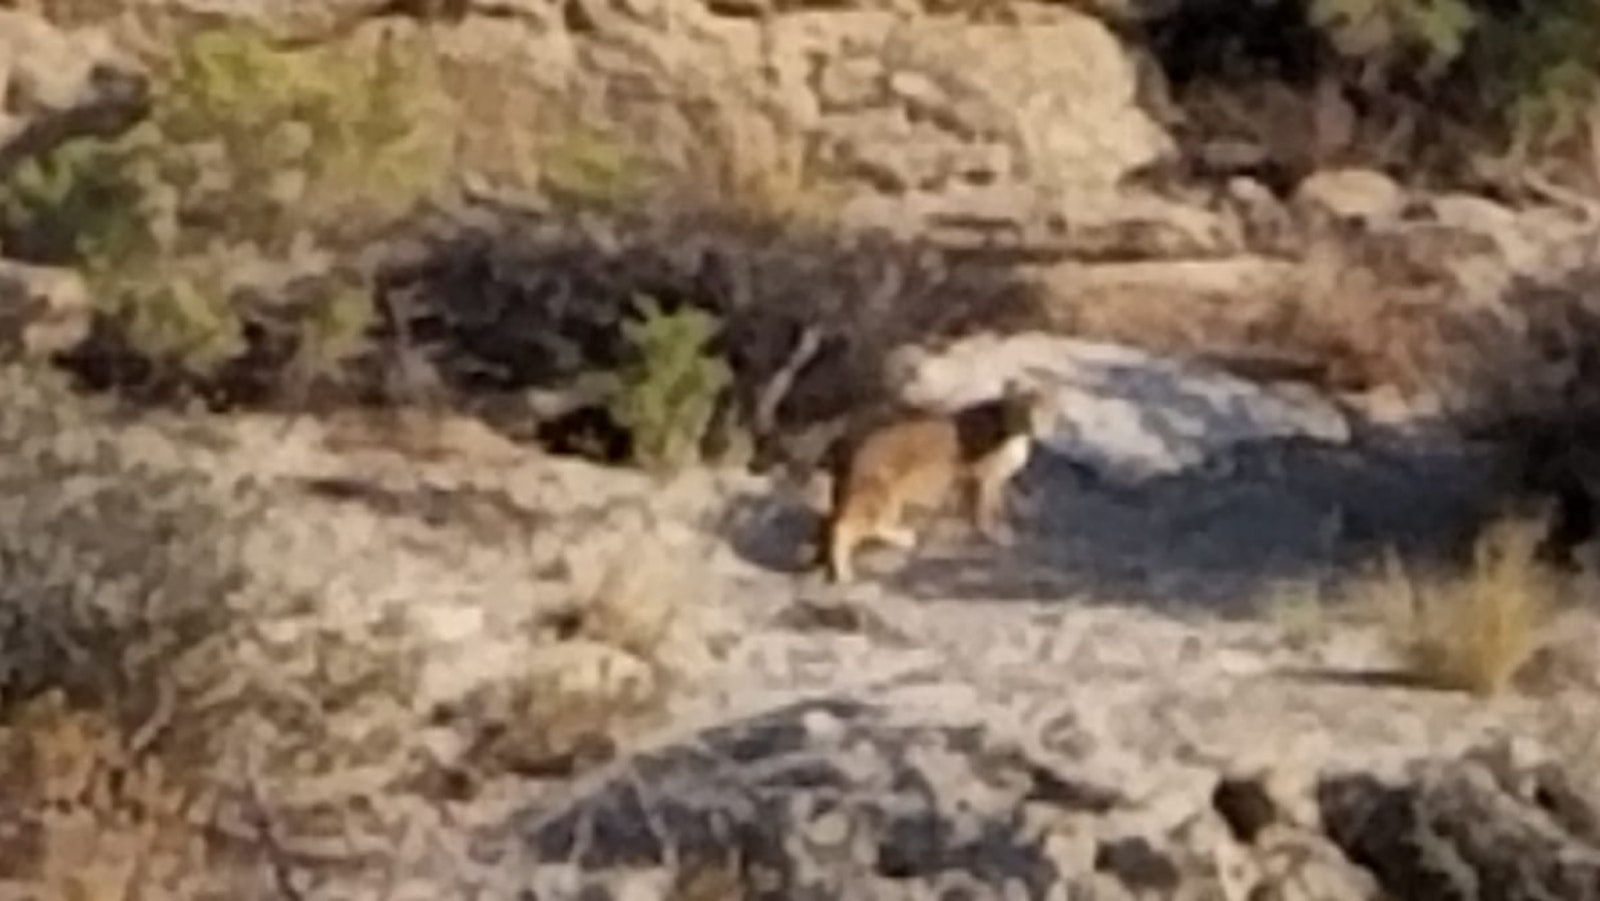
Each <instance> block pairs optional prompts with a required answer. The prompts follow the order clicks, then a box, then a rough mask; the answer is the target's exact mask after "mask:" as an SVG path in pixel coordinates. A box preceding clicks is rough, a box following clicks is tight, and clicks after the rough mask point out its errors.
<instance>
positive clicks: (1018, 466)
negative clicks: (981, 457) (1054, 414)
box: [985, 435, 1033, 479]
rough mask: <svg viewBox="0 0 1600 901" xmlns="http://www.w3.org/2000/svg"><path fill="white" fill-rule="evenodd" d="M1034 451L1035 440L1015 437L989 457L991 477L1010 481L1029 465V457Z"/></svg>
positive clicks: (988, 466) (1020, 436) (1021, 436)
mask: <svg viewBox="0 0 1600 901" xmlns="http://www.w3.org/2000/svg"><path fill="white" fill-rule="evenodd" d="M1032 450H1033V438H1032V437H1030V436H1028V435H1015V436H1013V437H1011V438H1008V439H1006V442H1005V443H1004V444H1002V445H1000V447H999V448H998V449H997V450H995V452H994V453H993V454H991V455H990V456H989V460H988V465H987V467H985V468H987V469H988V470H989V473H990V475H991V477H993V478H1001V479H1009V478H1011V477H1012V476H1014V475H1016V474H1017V473H1019V472H1021V471H1022V468H1023V467H1024V466H1027V465H1028V455H1029V453H1031V452H1032Z"/></svg>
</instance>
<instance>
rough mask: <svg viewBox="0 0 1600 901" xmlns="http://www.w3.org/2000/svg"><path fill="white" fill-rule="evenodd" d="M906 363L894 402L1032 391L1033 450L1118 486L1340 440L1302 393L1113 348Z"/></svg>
mask: <svg viewBox="0 0 1600 901" xmlns="http://www.w3.org/2000/svg"><path fill="white" fill-rule="evenodd" d="M907 362H908V366H907V371H906V372H905V373H904V375H905V377H906V381H905V386H904V388H903V389H902V395H903V397H904V398H905V399H906V400H907V401H908V402H910V403H913V404H916V405H918V406H926V407H932V408H935V409H950V408H953V407H957V406H961V405H963V404H968V403H972V402H974V401H978V400H981V399H983V398H985V397H989V396H992V395H994V394H995V393H997V392H999V391H1000V389H1001V387H1002V386H1003V384H1004V382H1005V381H1006V380H1007V379H1010V378H1014V377H1018V376H1022V377H1030V378H1033V379H1035V380H1038V381H1041V382H1043V383H1044V384H1045V385H1046V386H1048V388H1049V390H1050V391H1052V392H1053V393H1054V395H1055V414H1056V415H1055V421H1054V423H1053V424H1052V427H1051V429H1050V432H1049V434H1048V435H1047V436H1046V437H1045V438H1044V439H1043V443H1044V444H1045V445H1046V446H1048V447H1049V448H1051V449H1052V450H1054V451H1057V452H1059V453H1061V454H1062V455H1064V456H1066V457H1069V458H1071V459H1073V460H1076V461H1078V462H1080V463H1082V464H1084V465H1087V466H1089V467H1091V468H1092V469H1094V470H1095V471H1096V472H1097V473H1099V474H1101V475H1103V476H1107V477H1110V478H1114V479H1116V480H1117V481H1122V482H1130V483H1131V482H1140V481H1144V480H1146V479H1150V478H1155V477H1158V476H1163V475H1172V474H1175V473H1179V472H1182V471H1184V470H1186V469H1190V468H1192V467H1195V466H1199V465H1201V464H1203V463H1205V462H1206V461H1208V460H1212V459H1215V458H1216V457H1217V456H1218V455H1220V454H1222V453H1223V452H1226V451H1228V450H1230V449H1232V448H1234V447H1236V446H1238V445H1242V444H1247V443H1252V442H1260V441H1267V440H1273V439H1292V438H1302V439H1311V440H1315V441H1322V442H1329V443H1333V444H1344V443H1346V442H1348V441H1349V440H1350V423H1349V421H1348V419H1347V418H1346V417H1345V415H1344V413H1343V412H1341V411H1340V410H1339V408H1338V407H1336V406H1335V405H1334V404H1333V403H1332V402H1331V401H1329V400H1328V399H1326V398H1324V397H1322V396H1319V395H1318V394H1317V393H1315V392H1314V391H1311V390H1310V389H1306V390H1293V389H1290V388H1286V387H1271V386H1263V385H1258V384H1253V383H1251V382H1248V381H1245V380H1244V379H1240V378H1237V377H1235V376H1232V375H1229V374H1227V373H1224V372H1220V371H1217V370H1211V369H1206V368H1203V367H1200V366H1197V365H1192V364H1187V363H1184V362H1181V361H1177V360H1172V359H1166V358H1162V357H1159V356H1155V355H1153V354H1149V353H1145V352H1143V351H1140V350H1137V349H1135V348H1131V347H1126V346H1122V345H1117V344H1110V343H1103V342H1094V341H1083V340H1077V339H1072V338H1063V337H1058V336H1054V335H1046V334H1042V333H1024V334H1018V335H1010V336H1005V337H997V336H992V335H981V336H975V337H972V338H968V339H965V340H962V341H960V342H957V343H955V344H954V345H952V346H950V347H948V348H946V349H944V350H943V351H941V352H939V353H937V354H924V355H918V356H915V357H913V358H910V359H908V361H907Z"/></svg>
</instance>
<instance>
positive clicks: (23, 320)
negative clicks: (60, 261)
mask: <svg viewBox="0 0 1600 901" xmlns="http://www.w3.org/2000/svg"><path fill="white" fill-rule="evenodd" d="M93 313H94V310H93V308H92V306H91V303H90V300H89V291H88V288H87V286H86V285H85V284H84V282H83V278H82V277H81V276H79V275H78V274H77V273H76V272H73V271H71V270H68V269H53V268H49V267H44V266H29V265H25V264H22V263H15V262H10V261H5V260H0V347H3V348H12V349H14V350H15V351H18V352H20V353H21V355H22V357H23V358H24V359H30V360H44V359H49V358H50V357H52V356H53V355H55V354H57V353H60V352H62V351H66V350H70V349H72V348H73V347H75V346H77V344H78V343H79V342H81V341H83V340H84V339H85V338H86V337H88V335H89V327H90V322H91V319H92V317H93Z"/></svg>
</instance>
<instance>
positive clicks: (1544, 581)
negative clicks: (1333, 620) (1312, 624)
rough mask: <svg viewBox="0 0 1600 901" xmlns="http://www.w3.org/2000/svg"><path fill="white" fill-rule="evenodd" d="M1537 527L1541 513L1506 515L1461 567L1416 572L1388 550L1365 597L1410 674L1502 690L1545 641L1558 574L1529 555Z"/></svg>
mask: <svg viewBox="0 0 1600 901" xmlns="http://www.w3.org/2000/svg"><path fill="white" fill-rule="evenodd" d="M1542 534H1543V523H1542V521H1541V519H1540V518H1537V517H1507V518H1504V519H1502V520H1500V521H1498V522H1496V523H1495V524H1494V525H1492V526H1491V527H1490V528H1489V529H1488V530H1487V531H1486V532H1485V533H1484V534H1483V535H1482V536H1481V537H1480V539H1479V540H1478V542H1477V545H1476V546H1475V547H1474V549H1473V557H1472V562H1471V564H1470V565H1469V566H1468V567H1467V568H1466V569H1465V570H1464V571H1462V572H1458V573H1449V574H1431V575H1427V576H1419V575H1416V574H1414V573H1412V572H1409V571H1407V569H1406V567H1405V566H1404V564H1403V563H1402V562H1401V561H1400V560H1399V558H1398V556H1396V555H1394V554H1391V555H1389V557H1388V559H1387V560H1386V561H1385V563H1386V565H1385V567H1384V571H1383V572H1382V573H1381V574H1380V575H1379V576H1378V577H1377V578H1375V579H1373V580H1372V581H1371V582H1370V583H1368V584H1367V585H1366V586H1365V589H1366V597H1367V600H1368V602H1369V603H1370V604H1372V606H1373V609H1374V612H1375V613H1376V614H1377V615H1378V617H1379V623H1380V625H1381V627H1382V629H1383V632H1384V637H1385V639H1386V641H1387V643H1388V644H1389V646H1390V647H1391V648H1392V649H1393V651H1394V652H1395V653H1396V655H1397V656H1398V657H1399V659H1400V661H1401V663H1402V664H1403V665H1404V667H1405V668H1406V671H1407V674H1408V675H1410V676H1411V677H1413V678H1415V679H1417V680H1418V681H1420V682H1421V683H1423V684H1425V685H1428V686H1431V687H1434V688H1440V689H1445V690H1452V691H1469V692H1472V693H1473V694H1476V695H1479V696H1483V697H1488V696H1493V695H1498V694H1500V693H1502V692H1503V691H1504V690H1505V689H1506V687H1507V686H1508V685H1509V684H1510V682H1511V680H1512V678H1513V677H1514V676H1516V674H1517V673H1518V671H1519V670H1520V669H1521V668H1522V666H1523V665H1524V664H1525V663H1527V662H1528V661H1529V660H1530V659H1531V658H1532V657H1533V656H1534V654H1535V652H1536V651H1538V650H1539V649H1540V647H1541V646H1542V645H1543V643H1544V640H1545V627H1546V626H1547V625H1548V623H1549V621H1550V619H1551V616H1552V614H1553V613H1554V609H1555V601H1556V597H1557V586H1556V584H1555V582H1554V578H1555V577H1554V576H1553V575H1552V574H1550V573H1549V572H1547V571H1545V570H1544V569H1542V568H1541V567H1540V565H1539V563H1538V561H1537V560H1536V559H1535V558H1534V550H1535V547H1536V546H1537V543H1538V540H1539V536H1540V535H1542Z"/></svg>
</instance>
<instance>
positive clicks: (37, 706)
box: [0, 691, 217, 901]
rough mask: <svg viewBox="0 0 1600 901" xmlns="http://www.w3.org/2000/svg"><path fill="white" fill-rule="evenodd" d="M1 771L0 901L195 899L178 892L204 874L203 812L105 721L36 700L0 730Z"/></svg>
mask: <svg viewBox="0 0 1600 901" xmlns="http://www.w3.org/2000/svg"><path fill="white" fill-rule="evenodd" d="M0 769H3V771H4V773H5V776H6V778H5V779H4V780H3V781H0V808H3V809H4V810H6V811H7V822H6V823H4V824H3V826H0V895H5V896H6V897H14V895H12V894H11V892H12V890H13V889H15V890H18V891H21V892H23V895H24V896H31V897H46V898H66V899H79V901H112V899H121V898H129V897H136V896H138V895H139V894H141V889H143V890H148V889H149V888H150V887H153V886H157V885H159V886H163V887H165V889H166V891H167V892H169V893H170V894H163V897H191V896H192V894H191V893H190V892H186V891H179V890H178V889H179V886H180V884H181V883H182V882H183V881H184V880H185V879H192V878H193V877H195V876H197V875H200V874H202V873H204V872H205V870H206V869H207V863H206V862H207V858H208V855H209V849H208V847H207V842H206V839H205V836H204V833H203V830H202V829H201V825H202V823H203V819H204V817H205V816H206V815H207V814H206V810H205V805H204V803H203V801H202V800H201V798H200V796H199V794H198V793H196V792H195V791H193V790H192V789H190V788H189V787H188V786H186V785H185V784H184V783H183V782H182V781H181V780H175V779H173V778H172V776H171V774H170V773H169V772H168V770H167V768H166V767H165V766H164V765H163V763H162V762H161V760H160V759H159V758H158V757H156V756H155V755H153V754H150V753H147V752H144V751H141V750H140V749H138V748H136V747H134V744H133V741H132V740H131V739H130V737H129V736H128V735H127V734H126V733H124V732H123V731H121V730H120V729H118V728H117V727H116V726H115V725H114V724H113V723H112V722H111V720H110V719H109V718H108V717H107V716H106V715H105V714H104V713H102V712H100V711H97V710H93V709H89V708H81V707H74V706H73V705H71V704H70V703H69V702H68V701H67V700H66V697H65V695H64V693H62V692H60V691H51V692H46V693H44V694H42V695H39V696H36V697H35V698H33V699H31V700H30V701H28V702H27V703H26V704H24V705H22V706H21V707H20V708H19V709H18V710H17V711H16V712H15V714H14V715H13V716H12V717H11V718H10V721H9V722H8V723H6V724H5V725H0ZM216 888H217V887H216V886H212V889H213V890H215V889H216ZM29 890H31V891H32V892H39V893H41V894H32V895H29V894H28V892H29Z"/></svg>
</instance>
